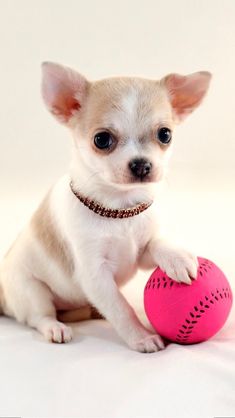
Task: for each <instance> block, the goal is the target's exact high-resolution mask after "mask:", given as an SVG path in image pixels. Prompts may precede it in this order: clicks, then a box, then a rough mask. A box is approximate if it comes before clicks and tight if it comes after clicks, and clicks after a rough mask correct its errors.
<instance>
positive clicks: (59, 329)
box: [43, 321, 73, 343]
mask: <svg viewBox="0 0 235 418" xmlns="http://www.w3.org/2000/svg"><path fill="white" fill-rule="evenodd" d="M43 335H44V337H45V338H46V340H47V341H50V342H52V343H68V342H69V341H71V340H72V338H73V333H72V329H71V328H70V327H68V326H67V325H64V324H63V323H62V322H58V321H54V322H52V321H48V324H46V323H45V324H44V326H43Z"/></svg>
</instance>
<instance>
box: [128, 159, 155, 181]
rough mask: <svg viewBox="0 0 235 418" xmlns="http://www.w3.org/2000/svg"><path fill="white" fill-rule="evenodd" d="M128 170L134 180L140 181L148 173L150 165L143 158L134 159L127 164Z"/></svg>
mask: <svg viewBox="0 0 235 418" xmlns="http://www.w3.org/2000/svg"><path fill="white" fill-rule="evenodd" d="M129 168H130V170H131V172H132V174H133V175H134V176H135V177H136V178H139V179H141V180H142V179H143V178H144V177H146V176H147V174H149V173H150V171H151V168H152V164H151V163H150V161H148V160H146V159H145V158H135V159H134V160H131V161H130V162H129Z"/></svg>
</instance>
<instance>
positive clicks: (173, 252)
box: [156, 245, 198, 284]
mask: <svg viewBox="0 0 235 418" xmlns="http://www.w3.org/2000/svg"><path fill="white" fill-rule="evenodd" d="M156 252H157V255H156V259H157V264H158V266H159V267H160V268H161V270H163V271H164V272H165V273H166V274H167V275H168V276H169V277H170V278H171V279H173V280H175V281H177V282H183V283H186V284H191V283H192V279H196V278H197V269H198V260H197V257H195V256H194V255H193V254H190V253H189V252H187V251H185V250H181V249H175V248H172V247H169V246H167V245H163V246H161V247H160V248H158V249H156Z"/></svg>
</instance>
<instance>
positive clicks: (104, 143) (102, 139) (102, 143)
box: [94, 131, 113, 149]
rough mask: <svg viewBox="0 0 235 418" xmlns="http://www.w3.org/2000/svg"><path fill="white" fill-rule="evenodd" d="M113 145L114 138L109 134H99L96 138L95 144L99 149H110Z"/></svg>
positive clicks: (104, 132)
mask: <svg viewBox="0 0 235 418" xmlns="http://www.w3.org/2000/svg"><path fill="white" fill-rule="evenodd" d="M112 143H113V137H112V135H111V134H110V133H109V132H106V131H103V132H99V133H98V134H96V135H95V137H94V144H95V146H96V147H97V148H99V149H107V148H110V147H111V145H112Z"/></svg>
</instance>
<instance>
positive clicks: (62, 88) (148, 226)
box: [0, 63, 210, 352]
mask: <svg viewBox="0 0 235 418" xmlns="http://www.w3.org/2000/svg"><path fill="white" fill-rule="evenodd" d="M209 80H210V74H209V73H206V72H201V73H195V74H193V75H190V76H187V77H182V76H178V75H175V74H173V75H170V76H168V77H166V78H164V79H162V80H161V81H160V82H159V81H155V80H146V79H140V78H128V77H126V78H125V77H123V78H110V79H106V80H100V81H98V82H88V81H87V80H86V79H85V78H84V77H83V76H81V75H80V74H78V73H76V72H75V71H72V70H70V69H68V68H66V67H62V66H59V65H57V64H52V63H46V64H44V66H43V85H42V91H43V97H44V100H45V103H46V105H47V107H48V108H49V110H50V111H51V112H52V113H53V114H54V115H55V116H56V117H57V118H58V119H59V120H60V121H61V122H62V123H65V124H66V125H67V126H68V128H69V129H70V131H71V133H72V136H73V146H72V151H73V153H72V162H71V165H70V170H69V173H68V174H67V175H65V176H64V177H63V178H61V179H60V180H59V181H58V182H57V183H56V184H55V185H54V187H53V188H52V189H51V191H50V192H49V194H48V195H47V197H46V199H45V200H44V202H43V203H42V204H41V205H40V207H39V209H38V210H37V212H36V213H35V214H34V215H33V217H32V219H31V220H30V222H29V224H28V226H27V227H26V228H25V229H24V230H23V231H22V233H21V234H20V236H19V237H18V238H17V240H16V242H15V243H14V244H13V246H12V247H11V249H10V250H9V251H8V253H7V255H6V256H5V257H4V259H3V261H2V263H1V266H0V289H1V290H0V303H1V309H2V310H3V312H4V314H5V315H9V316H12V317H15V318H16V319H17V320H18V321H19V322H22V323H26V324H28V325H29V326H31V327H34V328H36V329H38V330H39V331H40V332H41V333H42V334H43V335H44V336H45V338H46V339H48V340H50V341H54V342H68V341H70V340H71V338H72V330H71V328H70V327H68V326H67V325H65V324H64V323H63V322H61V321H58V320H57V318H56V314H57V311H58V310H64V311H68V312H69V311H72V310H77V309H78V308H80V307H81V317H80V319H81V318H87V317H90V316H91V313H90V310H89V309H87V306H90V305H93V306H94V307H96V308H97V310H98V311H99V312H100V313H101V314H102V315H103V316H104V317H105V318H106V319H107V320H108V321H110V323H111V324H112V325H113V327H114V328H115V329H116V331H117V333H118V334H119V335H120V336H121V337H122V338H123V340H124V341H125V342H126V343H127V344H128V346H129V347H130V348H131V349H134V350H138V351H141V352H153V351H157V350H159V349H163V348H164V343H163V341H162V339H161V337H160V336H159V335H157V334H156V333H155V334H154V333H153V332H152V331H150V330H149V329H146V328H145V327H144V326H143V325H142V324H141V323H140V321H139V319H138V318H137V316H136V314H135V312H134V310H133V308H132V307H131V306H130V304H129V303H128V301H127V300H126V299H125V298H124V296H123V294H122V293H121V291H120V288H121V286H122V285H124V284H125V283H126V282H127V281H128V280H130V279H131V278H132V277H133V276H134V275H135V273H136V272H137V270H138V268H144V269H154V268H155V267H156V266H160V267H161V268H162V269H163V270H165V271H166V273H167V274H168V275H169V276H170V277H171V278H172V279H174V280H177V281H183V282H185V283H188V284H190V283H191V279H193V278H195V277H196V274H197V260H196V257H194V256H193V255H191V254H190V253H188V252H187V251H183V250H181V249H177V248H174V247H172V246H171V245H170V244H168V243H166V242H165V241H164V240H163V239H162V238H161V237H160V232H159V227H158V225H157V220H156V210H155V204H153V205H152V206H151V207H150V208H149V209H147V211H145V212H143V213H141V214H139V215H137V216H134V217H133V218H129V219H108V218H103V217H101V216H99V215H97V214H95V213H93V212H92V211H90V210H89V209H88V208H86V207H85V206H83V205H82V204H81V202H80V201H79V200H78V199H77V198H76V197H75V196H74V194H73V193H72V192H71V190H70V187H69V183H70V180H71V179H72V180H73V184H74V187H75V188H77V189H78V190H79V191H80V192H82V193H83V194H84V195H86V196H88V197H90V198H92V199H96V200H97V201H98V202H100V203H101V204H102V205H104V206H107V207H111V208H126V207H130V206H134V205H136V204H138V203H140V202H143V201H149V200H150V199H154V196H155V192H156V184H157V183H158V182H159V181H160V180H161V179H162V178H163V177H164V172H165V167H166V165H167V162H168V158H169V155H170V151H171V146H170V145H167V146H164V145H162V144H161V143H160V142H159V141H158V140H157V138H156V132H157V130H158V129H159V127H161V126H167V127H168V128H170V129H171V130H173V128H174V125H175V123H177V122H178V121H180V120H181V119H183V117H185V116H186V115H187V114H188V113H190V112H191V111H192V110H193V109H194V108H195V107H197V106H198V105H199V104H200V102H201V100H202V98H203V96H204V95H205V93H206V91H207V88H208V85H209ZM106 129H108V130H109V131H110V132H112V134H113V135H114V136H115V138H116V145H115V149H114V150H113V151H112V152H108V153H104V152H103V151H100V150H98V149H96V148H95V146H94V142H93V138H94V135H95V134H96V133H97V132H99V131H101V130H106ZM134 157H135V158H136V157H145V158H148V159H149V160H151V162H152V164H153V168H152V173H151V177H150V179H149V181H146V182H142V183H140V182H138V181H133V179H132V178H131V176H130V170H129V168H128V163H129V161H130V160H131V159H133V158H134ZM78 316H79V314H78ZM69 317H70V316H69V313H68V315H67V318H69ZM61 318H63V316H60V319H61ZM64 318H65V319H66V314H65V316H64Z"/></svg>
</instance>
